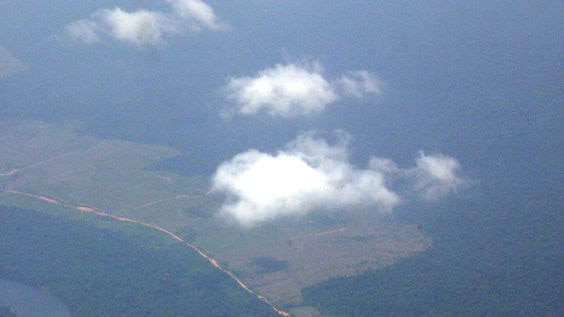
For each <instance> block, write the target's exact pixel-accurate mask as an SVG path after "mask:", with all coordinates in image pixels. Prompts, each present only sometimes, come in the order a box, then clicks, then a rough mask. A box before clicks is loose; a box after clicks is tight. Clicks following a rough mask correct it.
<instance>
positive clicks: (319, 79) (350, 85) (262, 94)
mask: <svg viewBox="0 0 564 317" xmlns="http://www.w3.org/2000/svg"><path fill="white" fill-rule="evenodd" d="M224 91H226V94H227V101H228V102H229V105H228V109H227V114H232V113H234V112H236V113H239V114H242V115H255V114H257V113H260V112H265V113H267V114H269V115H271V116H282V117H294V116H303V115H309V114H313V113H319V112H322V111H323V110H325V107H326V106H327V105H329V104H331V103H333V102H335V101H336V100H338V99H339V98H340V97H342V95H344V96H352V97H356V98H361V97H363V96H365V95H367V94H376V93H380V91H381V89H380V83H379V81H378V80H377V79H376V77H375V76H374V75H372V74H370V73H369V72H367V71H356V72H350V73H348V74H347V75H343V76H342V77H341V78H340V79H338V80H336V81H334V82H330V81H329V80H328V79H326V78H325V77H324V76H323V68H322V67H321V65H320V64H319V63H312V64H310V65H296V64H292V63H290V64H286V65H282V64H278V65H276V66H274V67H273V68H268V69H264V70H261V71H259V72H258V74H257V75H256V76H254V77H239V78H232V79H230V80H229V82H228V84H227V85H226V87H224ZM339 91H342V94H340V93H339Z"/></svg>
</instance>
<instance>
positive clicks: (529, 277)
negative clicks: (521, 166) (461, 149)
mask: <svg viewBox="0 0 564 317" xmlns="http://www.w3.org/2000/svg"><path fill="white" fill-rule="evenodd" d="M514 192H516V190H510V191H508V192H507V193H506V195H507V197H504V196H503V195H501V193H500V191H496V192H494V191H492V192H490V193H483V195H484V196H485V197H486V198H487V199H482V200H477V199H475V198H476V197H470V198H469V199H468V200H465V201H461V200H458V201H451V202H450V203H446V204H444V206H442V208H441V209H440V210H437V209H434V208H429V210H422V209H421V208H420V209H419V210H418V212H417V213H416V212H414V211H413V210H412V211H411V212H406V213H405V214H404V215H403V217H404V218H405V219H406V221H410V222H413V223H420V226H421V227H422V229H423V230H425V231H427V234H429V235H431V236H433V239H434V244H433V246H432V247H431V248H430V249H429V250H427V251H426V252H423V253H421V254H419V255H417V256H415V257H412V258H409V259H405V260H402V261H400V262H398V263H396V264H394V265H392V266H389V267H387V268H384V269H382V270H371V271H367V272H364V273H363V274H361V275H358V276H354V277H342V278H335V279H331V280H328V281H325V282H322V283H319V284H317V285H315V286H312V287H308V288H305V289H303V290H302V294H303V296H304V300H305V302H306V304H309V305H312V306H315V307H317V308H318V309H319V310H320V311H322V312H323V313H326V314H331V315H332V316H343V317H344V316H347V317H354V316H359V317H360V316H363V317H364V316H390V317H391V316H394V317H397V316H429V317H431V316H433V317H435V316H508V317H509V316H511V317H515V316H523V317H528V316H562V312H564V306H563V304H562V296H563V294H564V293H563V289H562V285H563V281H564V279H563V277H562V274H561V273H562V267H561V260H562V251H561V245H560V244H561V241H562V239H561V237H562V235H561V230H560V229H561V225H562V217H560V215H559V212H561V210H560V211H559V206H558V204H557V203H555V202H554V201H553V200H551V199H547V198H546V196H550V195H551V193H550V191H546V192H545V193H544V194H542V195H540V194H539V196H540V197H535V196H534V195H523V196H521V197H520V198H519V199H518V201H519V203H518V204H515V203H514V202H515V201H516V200H517V199H513V198H512V195H513V193H514ZM484 211H487V213H484ZM515 214H519V215H520V216H519V217H515ZM510 216H511V217H513V220H512V221H511V222H508V221H503V219H509V217H510ZM544 219H550V220H551V221H546V220H544Z"/></svg>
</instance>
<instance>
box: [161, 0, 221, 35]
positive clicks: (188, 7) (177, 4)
mask: <svg viewBox="0 0 564 317" xmlns="http://www.w3.org/2000/svg"><path fill="white" fill-rule="evenodd" d="M167 2H168V3H170V5H171V6H172V8H173V10H174V12H175V13H176V15H178V16H179V17H181V18H184V19H188V20H193V21H196V22H197V23H199V24H202V25H204V26H207V27H208V28H210V29H217V28H218V23H217V17H216V16H215V13H214V12H213V9H212V8H211V7H210V6H209V5H207V4H206V3H205V2H203V1H200V0H168V1H167Z"/></svg>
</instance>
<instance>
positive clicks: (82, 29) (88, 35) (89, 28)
mask: <svg viewBox="0 0 564 317" xmlns="http://www.w3.org/2000/svg"><path fill="white" fill-rule="evenodd" d="M100 32H101V28H100V26H99V25H98V23H96V22H94V21H91V20H79V21H76V22H73V23H71V24H69V25H68V26H67V34H68V35H69V36H70V37H71V38H72V39H73V40H78V41H81V42H84V43H86V44H92V43H96V42H99V41H100V36H99V34H100Z"/></svg>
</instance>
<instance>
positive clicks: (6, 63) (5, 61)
mask: <svg viewBox="0 0 564 317" xmlns="http://www.w3.org/2000/svg"><path fill="white" fill-rule="evenodd" d="M26 71H27V66H26V65H25V64H24V63H23V62H21V61H20V60H19V59H17V58H15V57H14V56H12V54H11V53H10V52H9V51H8V50H7V49H5V48H4V47H2V46H1V45H0V79H2V78H7V77H9V76H11V75H15V74H18V73H23V72H26Z"/></svg>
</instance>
